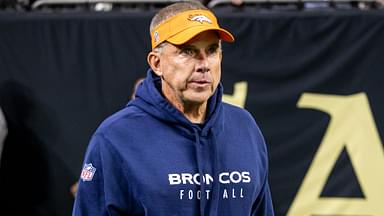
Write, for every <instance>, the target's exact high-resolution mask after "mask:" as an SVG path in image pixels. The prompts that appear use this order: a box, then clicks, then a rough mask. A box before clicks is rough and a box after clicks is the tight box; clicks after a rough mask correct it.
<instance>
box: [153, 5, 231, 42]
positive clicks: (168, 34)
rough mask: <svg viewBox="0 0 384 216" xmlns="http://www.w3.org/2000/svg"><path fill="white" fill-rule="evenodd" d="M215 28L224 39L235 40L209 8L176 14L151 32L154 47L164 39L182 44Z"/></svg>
mask: <svg viewBox="0 0 384 216" xmlns="http://www.w3.org/2000/svg"><path fill="white" fill-rule="evenodd" d="M208 30H215V31H217V32H218V33H219V36H220V38H221V39H222V40H223V41H227V42H233V41H234V40H235V38H234V37H233V35H232V34H231V33H230V32H229V31H227V30H225V29H223V28H221V27H220V26H219V24H218V22H217V19H216V17H215V15H214V14H213V13H212V12H210V11H209V10H188V11H185V12H181V13H178V14H176V15H175V16H173V17H171V18H169V19H168V20H166V21H165V22H163V23H161V24H160V25H159V26H157V27H156V28H155V29H154V30H153V31H152V32H151V40H152V49H153V48H155V47H157V46H158V45H159V44H161V43H162V42H164V41H168V42H170V43H172V44H175V45H181V44H184V43H185V42H187V41H189V40H190V39H192V38H193V37H194V36H196V35H197V34H199V33H201V32H203V31H208Z"/></svg>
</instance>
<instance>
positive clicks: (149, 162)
mask: <svg viewBox="0 0 384 216" xmlns="http://www.w3.org/2000/svg"><path fill="white" fill-rule="evenodd" d="M160 85H161V84H160V79H159V77H157V76H156V75H155V74H154V73H153V72H152V71H151V70H149V71H148V74H147V77H146V79H145V80H144V81H143V82H142V83H141V84H140V86H139V87H138V89H137V93H136V99H135V100H133V101H131V102H130V103H129V104H128V105H127V106H126V107H125V108H124V109H122V110H121V111H119V112H117V113H116V114H114V115H112V116H111V117H109V118H108V119H106V120H105V121H104V122H103V123H102V124H101V125H100V127H99V128H98V129H97V131H96V132H95V134H94V135H93V137H92V139H91V142H90V144H89V146H88V149H87V152H86V156H85V159H84V168H83V170H82V173H81V180H80V184H79V188H78V192H77V196H76V200H75V204H74V209H73V215H74V216H80V215H91V216H99V215H154V216H163V215H164V216H172V215H182V216H190V215H191V216H192V215H212V216H216V215H220V216H222V215H233V216H243V215H244V216H245V215H260V216H272V215H273V208H272V201H271V196H270V190H269V186H268V181H267V178H268V163H267V162H268V157H267V150H266V146H265V142H264V139H263V137H262V134H261V132H260V130H259V128H258V126H257V125H256V123H255V121H254V120H253V118H252V116H251V115H250V114H249V113H248V112H247V111H245V110H244V109H241V108H238V107H235V106H232V105H229V104H226V103H222V102H221V96H222V87H221V85H219V87H218V88H217V90H216V92H215V94H214V95H213V96H212V97H211V98H210V99H209V101H208V113H207V117H206V121H205V123H204V124H203V125H196V124H193V123H191V122H190V121H189V120H188V119H187V118H186V117H185V116H184V115H183V114H182V113H181V112H180V111H178V110H177V109H176V108H175V107H173V106H172V105H171V104H170V103H169V102H168V101H167V100H166V99H165V98H164V97H163V96H162V94H161V93H160V90H159V89H161V87H160Z"/></svg>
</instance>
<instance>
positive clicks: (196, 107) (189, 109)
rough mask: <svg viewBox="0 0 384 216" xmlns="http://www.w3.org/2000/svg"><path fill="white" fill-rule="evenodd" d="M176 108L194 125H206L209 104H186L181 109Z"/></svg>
mask: <svg viewBox="0 0 384 216" xmlns="http://www.w3.org/2000/svg"><path fill="white" fill-rule="evenodd" d="M176 108H177V109H178V110H180V111H181V112H182V113H183V114H184V116H185V117H186V118H187V119H188V120H189V121H191V122H192V123H197V124H201V123H204V120H205V116H206V113H207V102H204V103H203V104H184V106H181V107H180V108H178V107H177V106H176Z"/></svg>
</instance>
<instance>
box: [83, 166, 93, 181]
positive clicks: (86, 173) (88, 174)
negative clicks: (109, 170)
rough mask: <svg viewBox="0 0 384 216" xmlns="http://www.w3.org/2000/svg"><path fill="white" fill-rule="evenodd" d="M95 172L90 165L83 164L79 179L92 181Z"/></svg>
mask: <svg viewBox="0 0 384 216" xmlns="http://www.w3.org/2000/svg"><path fill="white" fill-rule="evenodd" d="M95 172H96V168H95V167H94V166H92V164H91V163H89V164H85V165H84V167H83V170H82V171H81V179H82V180H83V181H92V179H93V176H94V175H95Z"/></svg>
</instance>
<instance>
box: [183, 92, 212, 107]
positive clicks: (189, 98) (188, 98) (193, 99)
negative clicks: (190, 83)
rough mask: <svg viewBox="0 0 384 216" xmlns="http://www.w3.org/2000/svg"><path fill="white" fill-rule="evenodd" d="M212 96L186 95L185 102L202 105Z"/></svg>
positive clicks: (205, 94) (206, 94) (204, 94)
mask: <svg viewBox="0 0 384 216" xmlns="http://www.w3.org/2000/svg"><path fill="white" fill-rule="evenodd" d="M211 96H212V94H208V93H195V94H191V95H186V97H185V100H186V101H189V102H190V103H195V104H202V103H205V102H206V101H208V100H209V98H210V97H211Z"/></svg>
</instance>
